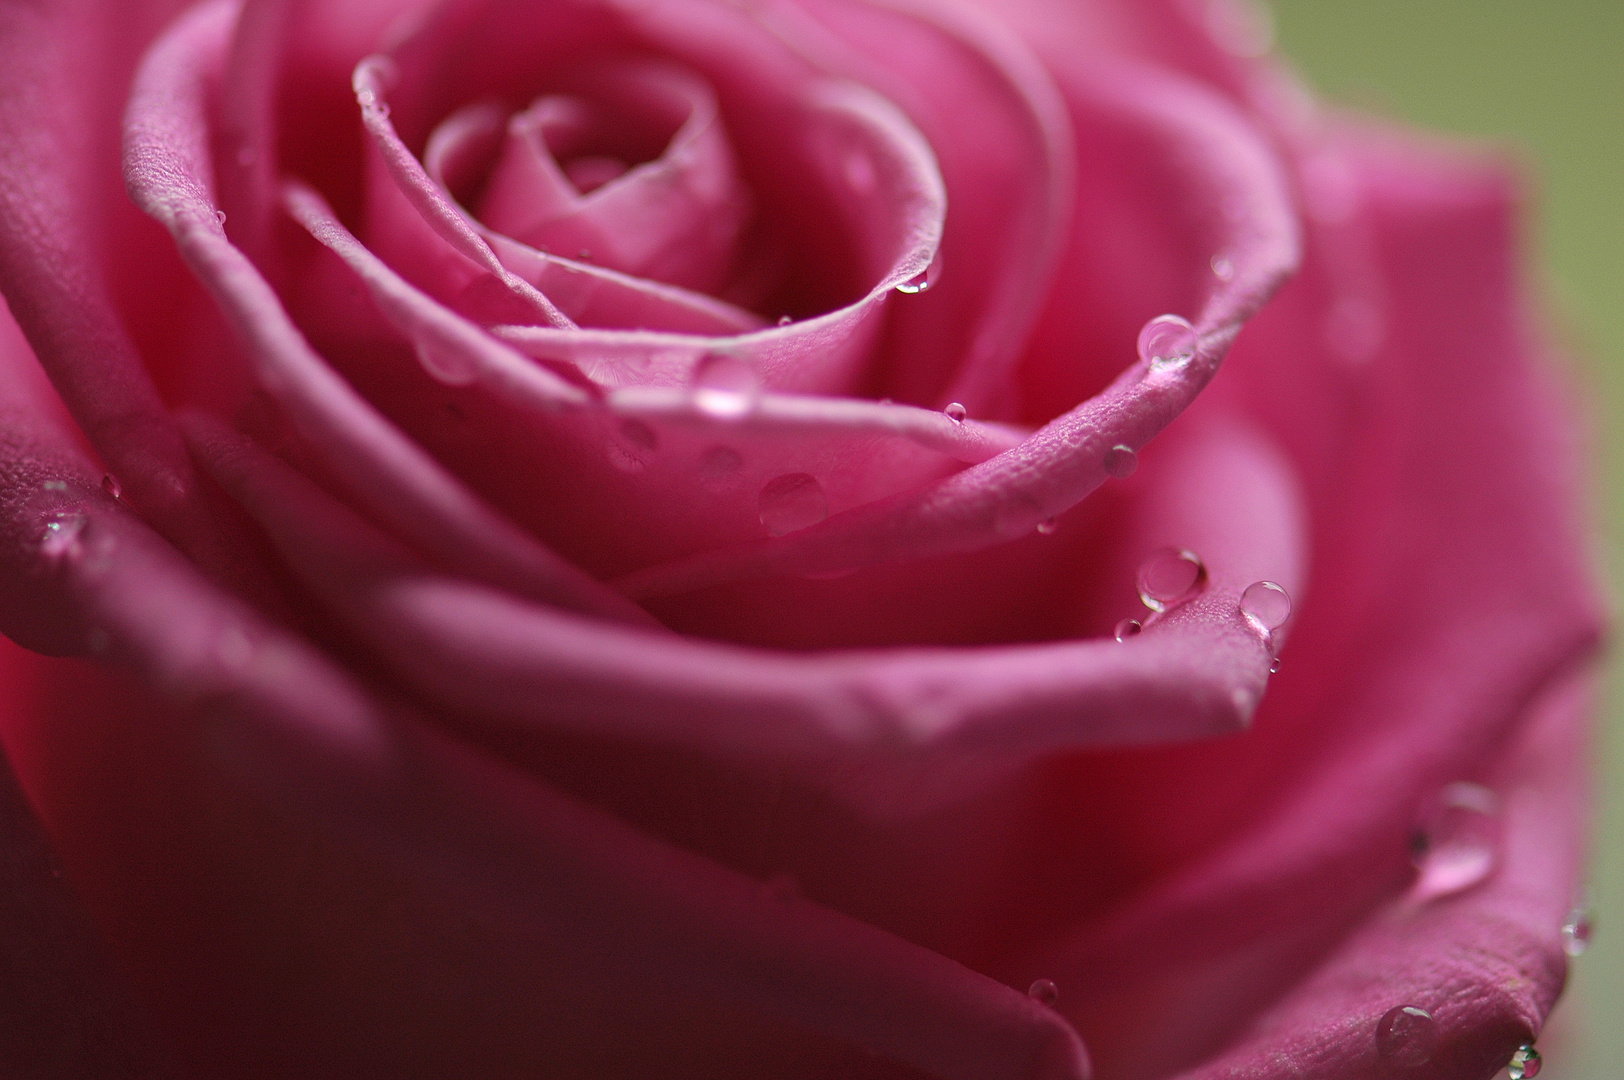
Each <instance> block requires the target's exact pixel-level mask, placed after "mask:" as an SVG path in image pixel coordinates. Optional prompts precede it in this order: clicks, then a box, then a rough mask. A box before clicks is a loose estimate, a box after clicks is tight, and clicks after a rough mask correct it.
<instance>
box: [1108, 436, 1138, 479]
mask: <svg viewBox="0 0 1624 1080" xmlns="http://www.w3.org/2000/svg"><path fill="white" fill-rule="evenodd" d="M1102 464H1103V465H1104V466H1105V472H1106V474H1107V475H1108V476H1114V477H1116V478H1117V479H1118V480H1126V479H1127V478H1128V477H1130V476H1132V475H1133V473H1134V470H1135V469H1137V468H1139V455H1138V454H1136V453H1134V449H1133V447H1131V446H1127V445H1124V444H1123V443H1117V444H1116V445H1115V446H1113V447H1111V449H1109V450H1107V451H1106V452H1105V459H1104V461H1103V462H1102Z"/></svg>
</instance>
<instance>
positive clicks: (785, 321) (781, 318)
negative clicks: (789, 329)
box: [778, 315, 795, 326]
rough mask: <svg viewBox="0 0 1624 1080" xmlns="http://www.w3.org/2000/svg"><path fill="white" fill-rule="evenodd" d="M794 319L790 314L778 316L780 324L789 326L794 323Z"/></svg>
mask: <svg viewBox="0 0 1624 1080" xmlns="http://www.w3.org/2000/svg"><path fill="white" fill-rule="evenodd" d="M794 321H795V320H794V319H792V318H790V317H789V316H788V315H780V316H778V325H779V326H788V325H789V324H790V323H792V322H794Z"/></svg>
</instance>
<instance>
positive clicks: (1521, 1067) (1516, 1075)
mask: <svg viewBox="0 0 1624 1080" xmlns="http://www.w3.org/2000/svg"><path fill="white" fill-rule="evenodd" d="M1544 1067H1545V1059H1544V1058H1542V1057H1540V1056H1539V1051H1538V1050H1535V1049H1534V1044H1533V1043H1523V1044H1522V1045H1521V1046H1519V1047H1517V1052H1516V1053H1515V1054H1512V1055H1511V1060H1510V1061H1509V1062H1508V1063H1507V1064H1506V1075H1507V1076H1509V1077H1511V1080H1533V1078H1534V1077H1536V1076H1538V1075H1539V1071H1540V1070H1541V1069H1543V1068H1544Z"/></svg>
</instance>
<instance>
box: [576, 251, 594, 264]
mask: <svg viewBox="0 0 1624 1080" xmlns="http://www.w3.org/2000/svg"><path fill="white" fill-rule="evenodd" d="M575 257H576V258H577V259H579V260H580V261H581V262H591V261H592V249H591V248H582V249H581V250H580V251H577V252H576V253H575Z"/></svg>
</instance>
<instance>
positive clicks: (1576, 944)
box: [1562, 907, 1595, 956]
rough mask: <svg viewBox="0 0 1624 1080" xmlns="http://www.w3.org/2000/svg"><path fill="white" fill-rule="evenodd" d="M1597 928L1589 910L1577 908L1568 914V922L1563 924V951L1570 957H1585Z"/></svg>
mask: <svg viewBox="0 0 1624 1080" xmlns="http://www.w3.org/2000/svg"><path fill="white" fill-rule="evenodd" d="M1593 933H1595V926H1594V925H1593V924H1592V923H1591V921H1590V910H1589V909H1588V908H1583V907H1576V908H1574V909H1573V910H1572V911H1570V912H1568V921H1567V922H1565V923H1563V924H1562V951H1563V952H1565V953H1567V954H1568V955H1569V956H1583V955H1584V952H1585V950H1586V949H1588V948H1590V935H1591V934H1593Z"/></svg>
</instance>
